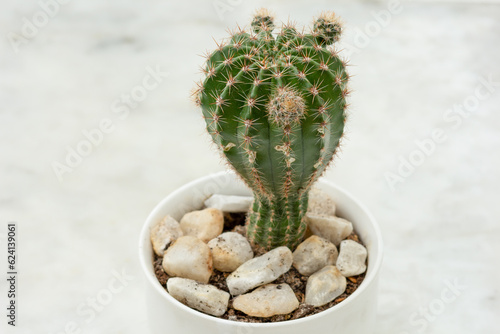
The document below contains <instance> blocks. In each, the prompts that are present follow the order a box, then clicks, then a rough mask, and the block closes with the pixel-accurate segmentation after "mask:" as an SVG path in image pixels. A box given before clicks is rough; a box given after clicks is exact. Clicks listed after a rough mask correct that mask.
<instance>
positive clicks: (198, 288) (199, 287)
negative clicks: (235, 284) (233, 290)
mask: <svg viewBox="0 0 500 334" xmlns="http://www.w3.org/2000/svg"><path fill="white" fill-rule="evenodd" d="M167 290H168V293H170V295H171V296H172V297H174V298H175V299H177V300H178V301H180V302H181V303H183V304H185V305H187V306H189V307H191V308H193V309H195V310H198V311H201V312H203V313H207V314H211V315H214V316H216V317H219V316H221V315H223V314H224V313H226V311H227V305H228V304H229V298H230V295H229V293H227V292H226V291H222V290H219V289H217V288H216V287H215V286H213V285H210V284H200V283H198V282H196V281H193V280H191V279H187V278H180V277H173V278H169V279H168V281H167Z"/></svg>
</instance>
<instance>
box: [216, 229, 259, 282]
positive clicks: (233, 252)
mask: <svg viewBox="0 0 500 334" xmlns="http://www.w3.org/2000/svg"><path fill="white" fill-rule="evenodd" d="M208 247H210V250H211V251H212V260H213V264H214V268H215V269H217V270H219V271H223V272H232V271H234V270H236V268H238V267H239V266H241V265H242V264H243V263H245V262H247V261H248V260H250V259H252V258H253V251H252V247H251V246H250V243H249V242H248V240H247V238H245V237H244V236H242V235H241V234H239V233H236V232H226V233H222V234H221V235H219V236H218V237H217V238H214V239H212V240H210V241H209V242H208Z"/></svg>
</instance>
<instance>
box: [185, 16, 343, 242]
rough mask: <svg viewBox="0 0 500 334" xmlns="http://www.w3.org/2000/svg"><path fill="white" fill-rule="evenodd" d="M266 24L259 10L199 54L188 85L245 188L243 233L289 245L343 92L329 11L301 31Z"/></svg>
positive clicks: (336, 131) (336, 136)
mask: <svg viewBox="0 0 500 334" xmlns="http://www.w3.org/2000/svg"><path fill="white" fill-rule="evenodd" d="M274 29H275V23H274V19H273V17H272V16H271V15H270V13H269V12H268V11H267V10H259V11H258V12H257V13H256V15H255V16H254V18H253V20H252V22H251V29H250V31H246V30H245V29H241V28H238V30H237V31H235V32H232V33H231V36H230V38H229V39H228V40H227V41H225V42H222V43H220V44H218V45H217V46H218V47H217V49H216V50H215V51H213V52H211V53H209V54H208V55H207V62H206V64H205V66H204V67H203V72H204V74H205V78H204V80H203V81H200V83H199V84H198V88H197V89H196V90H195V92H194V98H195V101H196V102H197V104H198V105H199V106H201V109H202V111H203V115H204V118H205V120H206V126H207V130H208V132H209V133H210V135H211V136H212V138H213V141H214V142H215V144H216V145H217V146H218V147H219V148H220V150H221V152H222V153H223V154H224V156H225V157H226V159H227V161H228V162H229V164H230V165H231V166H232V168H233V169H234V170H235V171H236V172H237V174H239V175H240V177H241V178H242V179H243V180H244V182H245V183H246V184H247V185H248V186H249V187H250V188H251V189H252V191H253V193H254V197H255V200H254V203H253V205H252V208H251V209H250V212H249V213H248V216H247V237H248V238H249V240H250V241H251V242H252V243H254V244H256V245H258V246H261V247H263V248H264V249H272V248H274V247H278V246H283V245H284V246H288V247H289V248H291V249H293V248H294V247H295V246H296V245H297V244H298V243H299V242H300V241H301V239H302V238H303V236H304V233H305V230H306V221H305V213H306V211H307V206H308V193H309V190H310V189H311V186H312V185H313V184H314V182H315V181H316V180H317V179H318V178H319V177H320V175H321V174H322V173H323V171H324V170H325V168H326V167H327V166H328V164H329V163H330V162H331V161H332V158H333V156H334V154H335V152H336V150H337V148H338V146H339V141H340V139H341V137H342V135H343V131H344V123H345V110H346V107H347V103H346V97H347V95H348V93H349V91H348V88H347V81H348V78H349V75H348V74H347V72H346V63H345V61H343V60H341V59H340V58H339V56H338V54H337V51H335V49H334V47H333V44H334V43H335V42H336V41H337V40H338V39H339V36H340V34H341V30H342V29H341V24H340V22H339V20H338V18H337V17H336V16H335V14H334V13H331V12H328V13H324V14H322V15H320V16H319V17H318V18H317V19H316V20H315V22H314V24H313V27H312V29H311V31H310V32H309V33H304V32H303V31H301V30H298V29H297V28H296V27H295V26H294V25H293V24H283V26H282V27H281V29H280V31H279V32H278V33H273V31H274Z"/></svg>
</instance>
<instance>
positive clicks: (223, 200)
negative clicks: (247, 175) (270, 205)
mask: <svg viewBox="0 0 500 334" xmlns="http://www.w3.org/2000/svg"><path fill="white" fill-rule="evenodd" d="M252 202H253V197H252V196H229V195H218V194H214V195H212V196H210V197H209V198H208V199H207V200H206V201H205V206H206V207H207V208H214V209H219V210H221V211H224V212H248V210H249V209H250V206H251V205H252Z"/></svg>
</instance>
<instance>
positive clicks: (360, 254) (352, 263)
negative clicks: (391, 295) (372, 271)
mask: <svg viewBox="0 0 500 334" xmlns="http://www.w3.org/2000/svg"><path fill="white" fill-rule="evenodd" d="M367 255H368V252H367V250H366V248H365V246H363V245H361V244H359V243H357V242H356V241H354V240H344V241H342V242H341V243H340V252H339V257H338V259H337V268H339V270H340V272H341V273H342V275H344V276H345V277H349V276H356V275H360V274H362V273H364V272H365V271H366V257H367Z"/></svg>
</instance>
